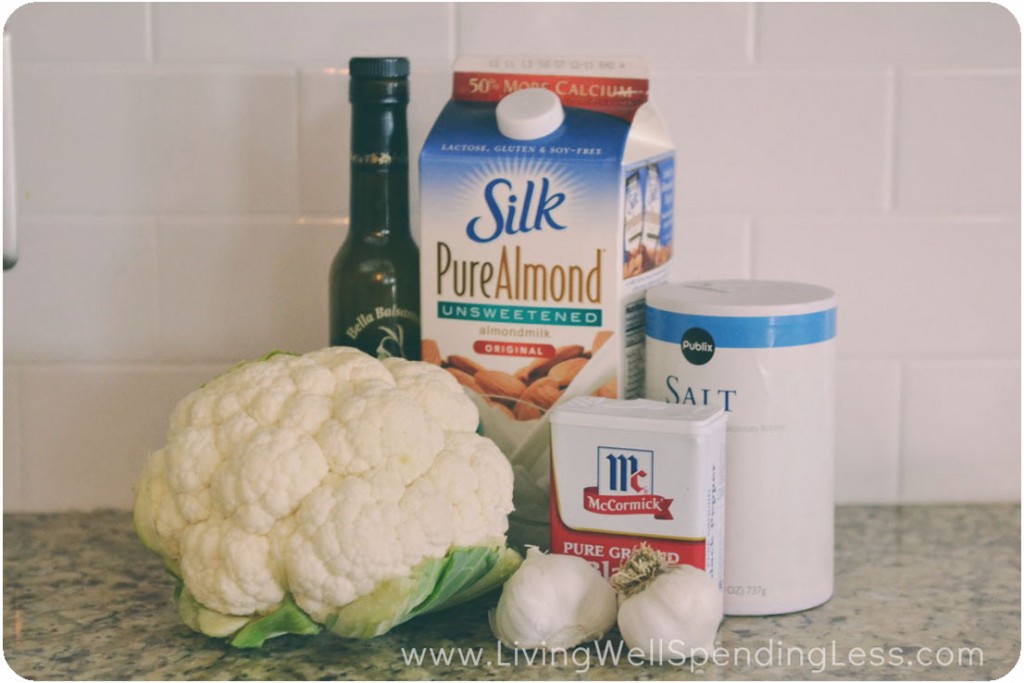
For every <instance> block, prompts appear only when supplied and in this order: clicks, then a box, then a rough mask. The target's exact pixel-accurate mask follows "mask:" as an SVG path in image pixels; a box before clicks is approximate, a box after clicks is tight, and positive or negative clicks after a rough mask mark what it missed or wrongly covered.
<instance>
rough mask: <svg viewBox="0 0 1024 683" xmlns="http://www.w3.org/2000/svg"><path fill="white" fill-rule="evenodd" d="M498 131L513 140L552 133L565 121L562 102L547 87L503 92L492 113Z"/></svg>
mask: <svg viewBox="0 0 1024 683" xmlns="http://www.w3.org/2000/svg"><path fill="white" fill-rule="evenodd" d="M494 114H495V116H496V117H497V119H498V130H499V131H501V134H502V135H504V136H505V137H507V138H512V139H513V140H535V139H536V138H542V137H544V136H545V135H551V134H552V133H554V132H555V131H556V130H558V127H559V126H561V125H562V121H564V120H565V112H564V111H563V110H562V101H561V100H560V99H558V95H556V94H555V93H553V92H551V91H550V90H547V89H546V88H525V89H523V90H517V91H516V92H514V93H511V94H509V95H506V96H505V97H504V98H502V100H501V102H498V106H497V108H496V109H495V112H494Z"/></svg>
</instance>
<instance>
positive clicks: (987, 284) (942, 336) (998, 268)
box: [753, 218, 1021, 357]
mask: <svg viewBox="0 0 1024 683" xmlns="http://www.w3.org/2000/svg"><path fill="white" fill-rule="evenodd" d="M753 234H754V238H753V243H754V247H753V263H754V268H753V275H754V277H758V278H771V279H784V280H786V279H788V280H805V281H809V282H815V283H819V284H822V285H826V286H828V287H832V288H834V289H835V290H836V292H837V294H838V297H839V318H838V348H839V351H840V353H841V354H842V355H845V356H854V355H859V356H863V355H872V354H889V355H896V356H903V357H913V356H915V355H917V356H925V357H927V356H931V355H934V354H971V355H977V356H981V357H992V356H995V357H1012V356H1015V355H1017V354H1019V352H1020V343H1021V338H1020V329H1021V319H1020V224H1019V222H1015V221H1012V220H1006V221H994V220H976V221H967V220H963V221H960V220H952V219H947V220H939V219H935V220H924V219H920V220H917V219H915V220H910V219H880V218H870V219H869V218H865V219H861V220H858V219H855V218H849V219H811V218H802V219H791V220H786V219H781V218H779V219H765V220H759V221H756V222H755V225H754V233H753Z"/></svg>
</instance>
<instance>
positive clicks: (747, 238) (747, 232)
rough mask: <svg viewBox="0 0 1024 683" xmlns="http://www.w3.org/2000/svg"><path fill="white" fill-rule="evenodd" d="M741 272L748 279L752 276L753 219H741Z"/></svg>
mask: <svg viewBox="0 0 1024 683" xmlns="http://www.w3.org/2000/svg"><path fill="white" fill-rule="evenodd" d="M743 238H744V239H743V272H744V273H745V274H746V277H747V278H748V279H751V278H753V277H754V219H753V217H747V218H746V219H744V221H743Z"/></svg>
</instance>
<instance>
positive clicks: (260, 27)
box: [153, 2, 452, 66]
mask: <svg viewBox="0 0 1024 683" xmlns="http://www.w3.org/2000/svg"><path fill="white" fill-rule="evenodd" d="M451 11H452V10H451V8H450V7H449V6H448V5H447V4H445V3H430V2H414V3H391V2H380V3H374V2H362V3H355V2H341V3H280V2H278V3H246V2H239V3H155V4H154V5H153V30H154V42H155V52H156V59H157V60H158V61H167V62H190V63H244V64H266V63H282V62H283V63H300V64H310V63H315V64H325V65H337V66H345V65H347V64H348V58H349V57H351V56H353V55H357V54H368V55H381V54H389V53H394V54H398V55H404V56H407V57H409V58H410V59H411V60H412V61H413V62H417V61H422V60H428V61H429V60H435V61H436V60H447V59H448V58H449V57H450V55H449V46H450V45H451V41H452V35H451V31H450V28H451V20H450V12H451Z"/></svg>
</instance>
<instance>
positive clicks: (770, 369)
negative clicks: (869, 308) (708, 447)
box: [646, 280, 836, 615]
mask: <svg viewBox="0 0 1024 683" xmlns="http://www.w3.org/2000/svg"><path fill="white" fill-rule="evenodd" d="M835 330H836V300H835V294H834V293H833V292H832V291H831V290H829V289H827V288H825V287H819V286H816V285H807V284H799V283H793V282H775V281H759V280H721V281H712V282H687V283H680V284H668V285H660V286H657V287H654V288H652V289H650V290H648V292H647V348H646V351H647V359H646V371H647V373H646V374H647V377H646V396H647V398H651V399H655V400H663V401H668V402H672V403H683V404H692V405H720V406H722V407H723V408H725V411H726V415H727V436H726V451H727V456H726V491H727V493H726V504H725V510H726V512H725V584H726V586H725V613H726V614H734V615H743V614H780V613H784V612H795V611H797V610H802V609H807V608H809V607H814V606H816V605H819V604H821V603H823V602H825V601H827V600H828V599H829V598H830V597H831V595H832V584H833V567H832V562H833V552H834V551H833V524H834V523H833V518H834V492H833V476H834V475H833V460H834V450H835V433H834V432H835V417H834V413H835V407H834V406H835V386H834V384H835V379H834V378H835V341H834V340H835Z"/></svg>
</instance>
